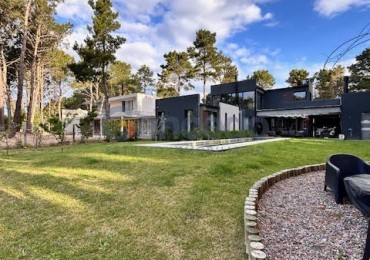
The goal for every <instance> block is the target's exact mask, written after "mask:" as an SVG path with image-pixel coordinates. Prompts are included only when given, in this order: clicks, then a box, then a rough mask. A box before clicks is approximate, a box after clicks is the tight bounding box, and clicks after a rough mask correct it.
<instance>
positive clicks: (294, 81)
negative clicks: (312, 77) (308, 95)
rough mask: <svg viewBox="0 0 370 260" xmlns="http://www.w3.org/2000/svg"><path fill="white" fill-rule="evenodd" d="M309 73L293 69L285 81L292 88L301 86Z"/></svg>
mask: <svg viewBox="0 0 370 260" xmlns="http://www.w3.org/2000/svg"><path fill="white" fill-rule="evenodd" d="M308 75H309V73H308V71H307V70H304V69H293V70H291V71H290V72H289V78H288V79H287V80H286V82H287V83H289V84H290V85H291V86H292V87H297V86H302V85H303V81H304V80H305V79H306V78H307V77H308Z"/></svg>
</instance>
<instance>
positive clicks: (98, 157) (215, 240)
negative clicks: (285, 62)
mask: <svg viewBox="0 0 370 260" xmlns="http://www.w3.org/2000/svg"><path fill="white" fill-rule="evenodd" d="M369 148H370V142H366V141H335V140H315V139H290V140H286V141H282V142H274V143H266V144H261V145H257V146H254V147H245V148H240V149H235V150H231V151H227V152H222V153H210V152H201V151H188V150H166V149H158V148H145V147H140V148H139V147H134V146H133V143H116V144H87V145H76V146H70V147H66V148H65V151H64V153H63V154H61V153H60V149H59V148H58V147H50V148H44V149H43V150H41V151H30V150H11V155H10V156H5V155H1V156H0V245H1V247H0V259H15V258H24V259H75V258H79V259H100V258H107V259H148V258H150V259H179V258H181V259H244V258H245V256H244V246H243V219H242V212H243V204H244V199H245V196H246V195H247V191H248V189H249V187H250V186H251V185H252V184H253V183H254V182H255V181H257V180H258V179H260V178H261V177H263V176H266V175H269V174H272V173H273V172H276V171H279V170H282V169H285V168H293V167H298V166H302V165H307V164H316V163H322V162H324V161H325V160H326V158H327V157H328V156H329V155H330V154H332V153H339V152H346V153H352V154H355V155H358V156H360V157H362V158H364V159H366V160H370V149H369Z"/></svg>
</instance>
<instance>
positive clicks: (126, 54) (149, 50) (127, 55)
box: [116, 42, 160, 69]
mask: <svg viewBox="0 0 370 260" xmlns="http://www.w3.org/2000/svg"><path fill="white" fill-rule="evenodd" d="M158 55H160V54H159V53H157V51H156V50H155V49H154V48H153V47H152V46H151V45H150V44H149V43H147V42H135V43H127V44H124V45H122V47H121V48H120V49H119V50H118V51H117V55H116V56H117V58H118V59H119V60H124V61H130V62H129V63H130V64H131V66H132V67H133V68H134V69H137V68H139V67H140V66H141V65H144V64H145V65H147V66H149V67H151V68H154V67H159V65H158V63H157V60H158Z"/></svg>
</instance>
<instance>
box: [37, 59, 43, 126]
mask: <svg viewBox="0 0 370 260" xmlns="http://www.w3.org/2000/svg"><path fill="white" fill-rule="evenodd" d="M43 67H44V66H43V65H40V70H39V76H38V78H39V79H38V82H39V84H40V86H39V90H40V96H39V109H40V120H41V124H43V123H44V106H43V102H44V77H43V76H44V68H43Z"/></svg>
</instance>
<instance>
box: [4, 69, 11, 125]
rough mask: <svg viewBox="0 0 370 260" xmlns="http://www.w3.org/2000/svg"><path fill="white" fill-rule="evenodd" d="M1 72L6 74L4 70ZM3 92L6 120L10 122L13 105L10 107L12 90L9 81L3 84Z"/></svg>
mask: <svg viewBox="0 0 370 260" xmlns="http://www.w3.org/2000/svg"><path fill="white" fill-rule="evenodd" d="M3 70H6V66H5V68H3ZM3 73H4V74H5V75H6V73H7V72H6V71H3ZM5 93H6V110H7V112H8V122H9V123H10V122H11V121H12V118H13V115H12V111H13V107H12V103H13V99H12V91H11V89H10V84H9V82H6V84H5Z"/></svg>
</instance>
